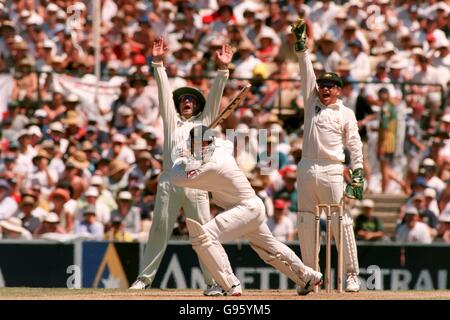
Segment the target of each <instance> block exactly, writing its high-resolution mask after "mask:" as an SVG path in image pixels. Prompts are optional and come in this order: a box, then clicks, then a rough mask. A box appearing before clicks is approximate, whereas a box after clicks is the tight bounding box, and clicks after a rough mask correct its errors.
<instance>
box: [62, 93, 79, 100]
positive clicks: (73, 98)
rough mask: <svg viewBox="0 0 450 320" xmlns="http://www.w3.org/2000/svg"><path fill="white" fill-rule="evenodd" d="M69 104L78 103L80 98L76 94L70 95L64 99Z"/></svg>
mask: <svg viewBox="0 0 450 320" xmlns="http://www.w3.org/2000/svg"><path fill="white" fill-rule="evenodd" d="M64 100H65V101H67V102H78V101H79V99H78V96H77V95H76V94H75V93H69V95H68V96H67V97H66V98H65V99H64Z"/></svg>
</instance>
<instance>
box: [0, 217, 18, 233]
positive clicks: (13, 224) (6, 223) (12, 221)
mask: <svg viewBox="0 0 450 320" xmlns="http://www.w3.org/2000/svg"><path fill="white" fill-rule="evenodd" d="M0 227H3V228H4V229H7V230H10V231H14V232H22V231H23V228H22V220H20V219H19V218H17V217H11V218H9V219H8V220H1V221H0Z"/></svg>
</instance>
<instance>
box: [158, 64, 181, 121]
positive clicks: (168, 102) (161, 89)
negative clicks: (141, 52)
mask: <svg viewBox="0 0 450 320" xmlns="http://www.w3.org/2000/svg"><path fill="white" fill-rule="evenodd" d="M152 66H153V68H154V76H155V79H156V83H157V85H158V99H159V109H160V110H159V112H160V114H161V117H162V119H163V122H164V126H167V125H170V124H171V123H173V122H174V121H173V120H174V119H175V118H176V108H175V104H174V102H173V98H172V89H171V88H170V84H169V78H168V77H167V73H166V68H165V67H164V65H163V64H162V62H161V63H159V62H158V63H155V62H153V63H152Z"/></svg>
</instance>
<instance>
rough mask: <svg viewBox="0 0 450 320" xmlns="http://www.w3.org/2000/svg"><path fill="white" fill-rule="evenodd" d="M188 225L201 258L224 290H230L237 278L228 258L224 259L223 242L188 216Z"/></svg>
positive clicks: (196, 250)
mask: <svg viewBox="0 0 450 320" xmlns="http://www.w3.org/2000/svg"><path fill="white" fill-rule="evenodd" d="M186 226H187V228H188V230H189V238H190V240H191V243H192V247H193V249H194V250H195V252H197V255H198V258H199V260H200V261H201V262H202V263H203V265H204V266H206V268H207V269H208V271H209V272H210V273H211V275H212V277H213V278H214V280H216V282H217V283H218V284H219V285H220V286H221V287H222V288H223V289H224V290H226V291H228V290H230V289H231V287H232V286H233V285H235V284H236V283H235V279H236V278H235V277H234V275H233V274H232V273H231V272H230V270H231V267H229V261H228V259H226V261H224V259H223V253H224V251H223V250H221V249H220V247H221V244H220V243H219V242H217V241H214V240H213V238H212V237H211V235H210V234H209V233H208V232H207V231H206V230H205V229H204V228H203V226H202V225H201V224H200V223H198V222H197V221H195V220H192V219H189V218H186Z"/></svg>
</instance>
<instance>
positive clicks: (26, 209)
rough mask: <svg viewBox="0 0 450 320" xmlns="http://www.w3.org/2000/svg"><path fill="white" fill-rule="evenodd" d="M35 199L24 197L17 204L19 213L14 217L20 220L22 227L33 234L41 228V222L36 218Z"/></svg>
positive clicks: (28, 196)
mask: <svg viewBox="0 0 450 320" xmlns="http://www.w3.org/2000/svg"><path fill="white" fill-rule="evenodd" d="M35 209H36V199H35V198H34V197H32V196H30V195H24V196H23V197H22V200H21V201H20V203H19V212H18V213H17V214H16V216H17V217H18V218H19V219H21V220H22V226H23V227H24V228H25V229H27V230H28V231H29V232H30V233H31V234H34V233H35V232H36V231H37V230H38V229H39V228H40V226H41V220H40V219H39V218H38V217H37V216H36V210H35Z"/></svg>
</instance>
